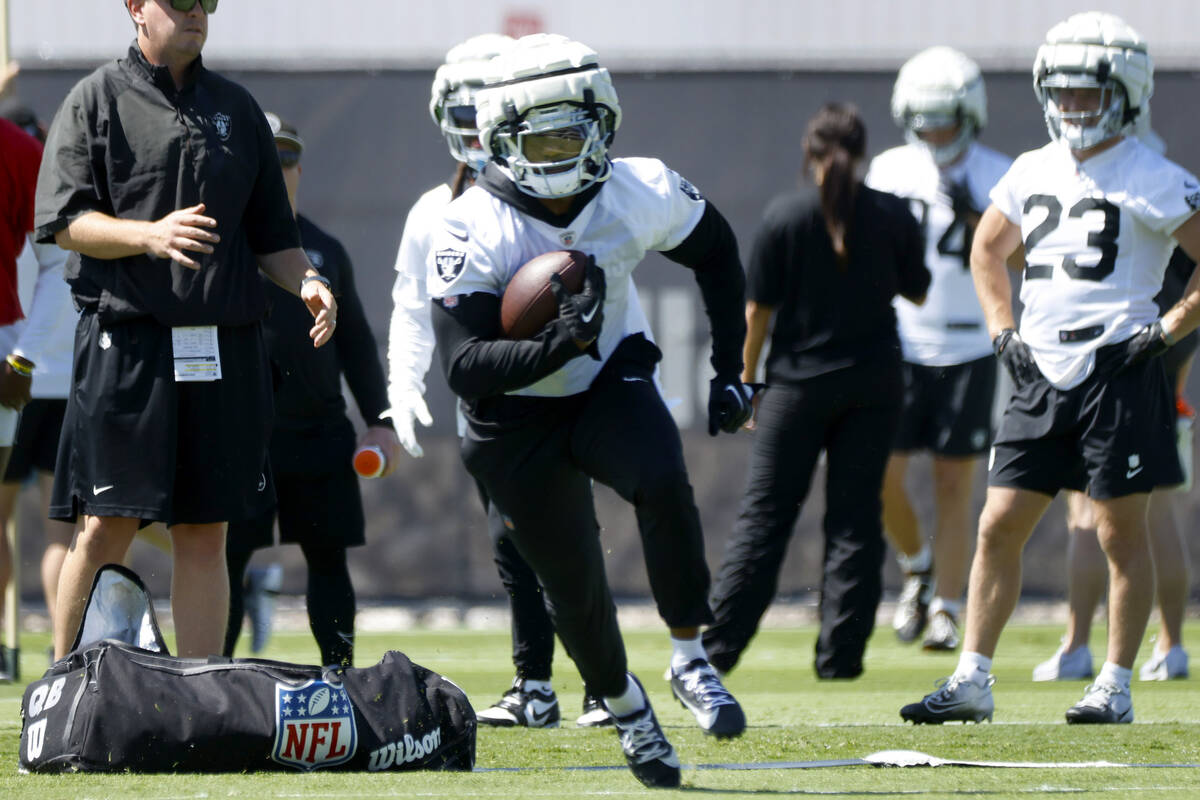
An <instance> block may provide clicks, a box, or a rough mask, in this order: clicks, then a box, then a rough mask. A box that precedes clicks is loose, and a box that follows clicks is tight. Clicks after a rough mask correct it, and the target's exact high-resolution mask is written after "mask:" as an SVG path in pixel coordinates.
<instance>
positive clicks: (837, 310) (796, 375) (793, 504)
mask: <svg viewBox="0 0 1200 800" xmlns="http://www.w3.org/2000/svg"><path fill="white" fill-rule="evenodd" d="M803 144H804V163H805V167H806V168H807V170H808V172H809V173H810V174H811V176H812V178H813V180H814V182H815V183H816V185H817V187H818V192H816V193H811V192H810V193H801V194H794V195H789V196H786V197H783V198H779V199H777V200H775V201H774V202H772V203H771V204H770V205H769V206H768V207H767V210H766V213H765V215H764V220H763V224H762V227H761V229H760V231H759V233H758V236H757V239H756V240H755V243H754V249H753V251H752V253H751V258H750V263H749V268H748V275H747V293H746V296H747V303H746V321H747V323H748V328H749V329H748V332H747V335H746V342H745V347H744V351H743V355H744V361H745V364H746V366H745V372H744V374H743V375H742V380H743V381H744V382H753V381H755V380H756V372H757V365H758V360H759V355H760V353H761V350H762V344H763V341H764V339H765V337H766V332H767V327H768V323H769V322H770V321H771V319H772V317H774V320H775V325H774V330H773V333H772V335H771V349H770V353H769V355H768V357H767V365H766V366H767V385H768V387H769V388H768V389H767V390H766V391H764V392H761V393H760V394H759V395H758V396H757V397H756V398H755V401H756V402H755V405H756V415H755V418H754V419H753V420H752V421H751V423H750V424H749V425H748V426H747V427H751V428H756V429H757V431H758V432H757V435H756V437H755V440H754V447H753V451H752V453H751V459H750V467H749V475H748V479H747V484H746V492H745V496H744V498H743V500H742V506H741V510H740V512H739V515H738V521H737V525H736V528H735V529H734V533H733V536H732V538H731V539H730V542H729V546H728V550H727V553H726V558H725V563H724V565H723V566H722V568H721V572H720V575H719V577H718V580H717V584H716V590H715V594H714V600H713V609H714V612H715V614H716V619H717V621H716V623H715V624H714V625H713V626H712V627H711V628H710V629H709V630H708V631H707V632H706V634H705V636H704V643H705V646H706V648H707V650H708V653H709V658H710V660H711V662H712V664H713V665H714V666H715V667H717V668H718V669H720V670H722V671H728V670H730V669H732V668H733V666H734V665H735V664H736V663H737V660H738V658H739V657H740V656H741V654H742V651H743V650H744V649H745V648H746V646H747V645H748V644H749V641H750V639H751V638H752V637H753V636H754V633H755V631H756V629H757V627H758V621H759V619H760V618H761V617H762V615H763V613H764V612H765V611H766V610H767V606H769V605H770V603H771V600H772V598H773V597H774V595H775V590H776V587H777V583H778V578H779V568H780V564H781V563H782V561H783V557H784V553H785V551H786V548H787V543H788V540H789V539H790V537H791V533H792V528H793V525H794V523H795V521H796V517H797V516H798V514H799V513H800V505H801V503H802V502H803V501H804V498H805V496H806V495H807V494H808V489H809V485H810V482H811V480H812V475H813V471H814V469H815V468H816V464H817V458H818V456H819V454H820V452H821V451H822V450H824V451H825V452H826V455H827V462H828V467H827V479H826V512H825V519H824V530H825V565H824V577H823V580H822V587H821V608H820V611H821V633H820V637H819V638H818V640H817V647H816V671H817V675H818V676H819V677H822V678H853V677H856V676H858V675H859V674H861V672H862V656H863V651H864V649H865V647H866V642H867V638H868V637H869V636H870V635H871V630H872V628H873V627H874V622H875V612H876V608H877V607H878V605H879V598H880V595H881V593H882V578H881V570H882V566H883V555H884V549H885V548H884V543H883V535H882V523H881V515H882V508H881V502H880V490H881V487H882V483H883V473H884V466H885V464H886V463H887V457H888V453H889V451H890V449H891V443H892V438H893V435H894V432H895V427H896V422H897V419H898V414H899V410H900V399H901V378H900V341H899V338H898V337H897V334H896V316H895V313H894V311H893V310H892V298H893V297H894V296H895V295H896V294H901V295H903V296H904V297H906V298H908V299H910V300H912V301H913V302H918V303H919V302H921V301H922V300H923V299H924V295H925V290H926V289H927V288H928V286H929V281H930V275H929V271H928V270H927V269H926V268H925V264H924V246H923V244H922V241H921V232H920V228H919V227H918V225H917V221H916V220H915V219H914V218H913V216H912V214H911V213H910V212H909V210H908V206H907V204H906V202H905V201H904V200H901V199H900V198H898V197H895V196H893V195H890V194H885V193H883V192H877V191H874V190H872V189H870V188H867V187H866V186H864V185H863V184H862V183H861V182H860V181H859V179H858V178H857V176H856V169H857V167H858V166H859V164H860V162H861V161H862V158H863V156H864V154H865V149H866V131H865V129H864V127H863V123H862V120H861V118H860V117H859V115H858V111H857V109H855V108H854V107H853V106H850V105H845V104H838V103H831V104H829V105H826V106H824V107H823V108H821V110H820V111H818V112H817V114H816V116H814V117H813V119H812V120H811V121H810V122H809V125H808V129H807V131H806V133H805V137H804V143H803Z"/></svg>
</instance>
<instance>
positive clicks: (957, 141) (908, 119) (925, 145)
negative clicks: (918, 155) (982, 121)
mask: <svg viewBox="0 0 1200 800" xmlns="http://www.w3.org/2000/svg"><path fill="white" fill-rule="evenodd" d="M955 125H957V126H958V132H957V133H956V134H955V135H954V138H953V139H951V140H950V141H948V142H946V143H944V144H934V143H933V142H930V141H927V140H926V139H923V138H921V133H923V132H925V131H936V130H945V129H947V128H953V127H954V126H955ZM977 133H978V129H977V128H976V126H975V122H974V121H973V120H971V119H968V118H967V116H966V115H965V114H963V113H962V110H961V109H955V110H954V112H953V113H937V112H927V113H922V112H909V113H907V114H905V116H904V140H905V141H906V142H908V143H909V144H911V145H914V146H916V147H920V148H922V149H923V150H925V152H927V153H928V154H929V157H930V158H932V159H933V162H934V163H935V164H937V165H938V166H939V167H944V166H946V165H947V164H950V163H953V162H954V161H955V160H956V159H958V157H959V156H961V155H962V154H963V153H964V152H966V150H967V148H968V147H969V146H970V145H971V142H972V141H974V139H975V136H976V134H977Z"/></svg>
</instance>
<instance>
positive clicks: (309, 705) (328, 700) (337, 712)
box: [271, 681, 358, 770]
mask: <svg viewBox="0 0 1200 800" xmlns="http://www.w3.org/2000/svg"><path fill="white" fill-rule="evenodd" d="M357 748H358V731H357V729H356V728H355V725H354V707H353V706H352V705H351V704H350V698H349V697H348V696H347V695H346V691H345V690H344V689H343V688H342V687H341V684H334V683H326V682H325V681H309V682H308V683H306V684H304V685H303V686H294V685H292V684H288V683H276V684H275V748H274V749H273V750H272V752H271V758H272V759H274V760H275V761H278V762H279V763H280V764H286V765H287V766H289V767H296V768H297V769H302V770H314V769H321V768H322V767H334V766H337V765H338V764H344V763H346V762H347V761H349V760H350V759H351V758H353V757H354V753H355V751H356V750H357Z"/></svg>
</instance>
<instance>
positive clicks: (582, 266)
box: [500, 250, 588, 339]
mask: <svg viewBox="0 0 1200 800" xmlns="http://www.w3.org/2000/svg"><path fill="white" fill-rule="evenodd" d="M587 261H588V257H587V254H585V253H581V252H579V251H578V250H553V251H551V252H549V253H542V254H541V255H540V256H534V257H533V258H531V259H529V260H528V261H526V262H525V263H524V264H522V265H521V268H520V269H518V270H517V271H516V273H515V274H514V275H513V276H512V279H511V280H509V282H508V286H506V287H505V289H504V296H503V297H502V298H501V299H500V331H501V332H502V333H503V334H504V336H505V337H506V338H509V339H528V338H530V337H532V336H534V335H535V334H537V332H538V331H540V330H541V329H542V328H544V327H546V323H548V322H549V321H550V320H552V319H554V318H555V317H557V316H558V301H557V300H556V299H555V298H554V292H553V291H552V290H551V289H550V276H551V275H553V274H555V273H558V274H559V275H561V276H562V279H563V284H564V285H566V287H567V288H568V289H569V290H571V291H572V292H578V291H579V290H580V289H582V288H583V273H584V270H586V269H587Z"/></svg>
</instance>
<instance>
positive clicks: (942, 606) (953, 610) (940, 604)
mask: <svg viewBox="0 0 1200 800" xmlns="http://www.w3.org/2000/svg"><path fill="white" fill-rule="evenodd" d="M939 611H945V612H946V613H947V614H949V615H950V616H952V617H954V618H955V619H958V618H959V617H960V616H962V602H961V601H959V600H947V599H946V598H944V597H935V598H933V602H932V603H930V604H929V616H931V617H932V616H933V615H934V614H936V613H938V612H939Z"/></svg>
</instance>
